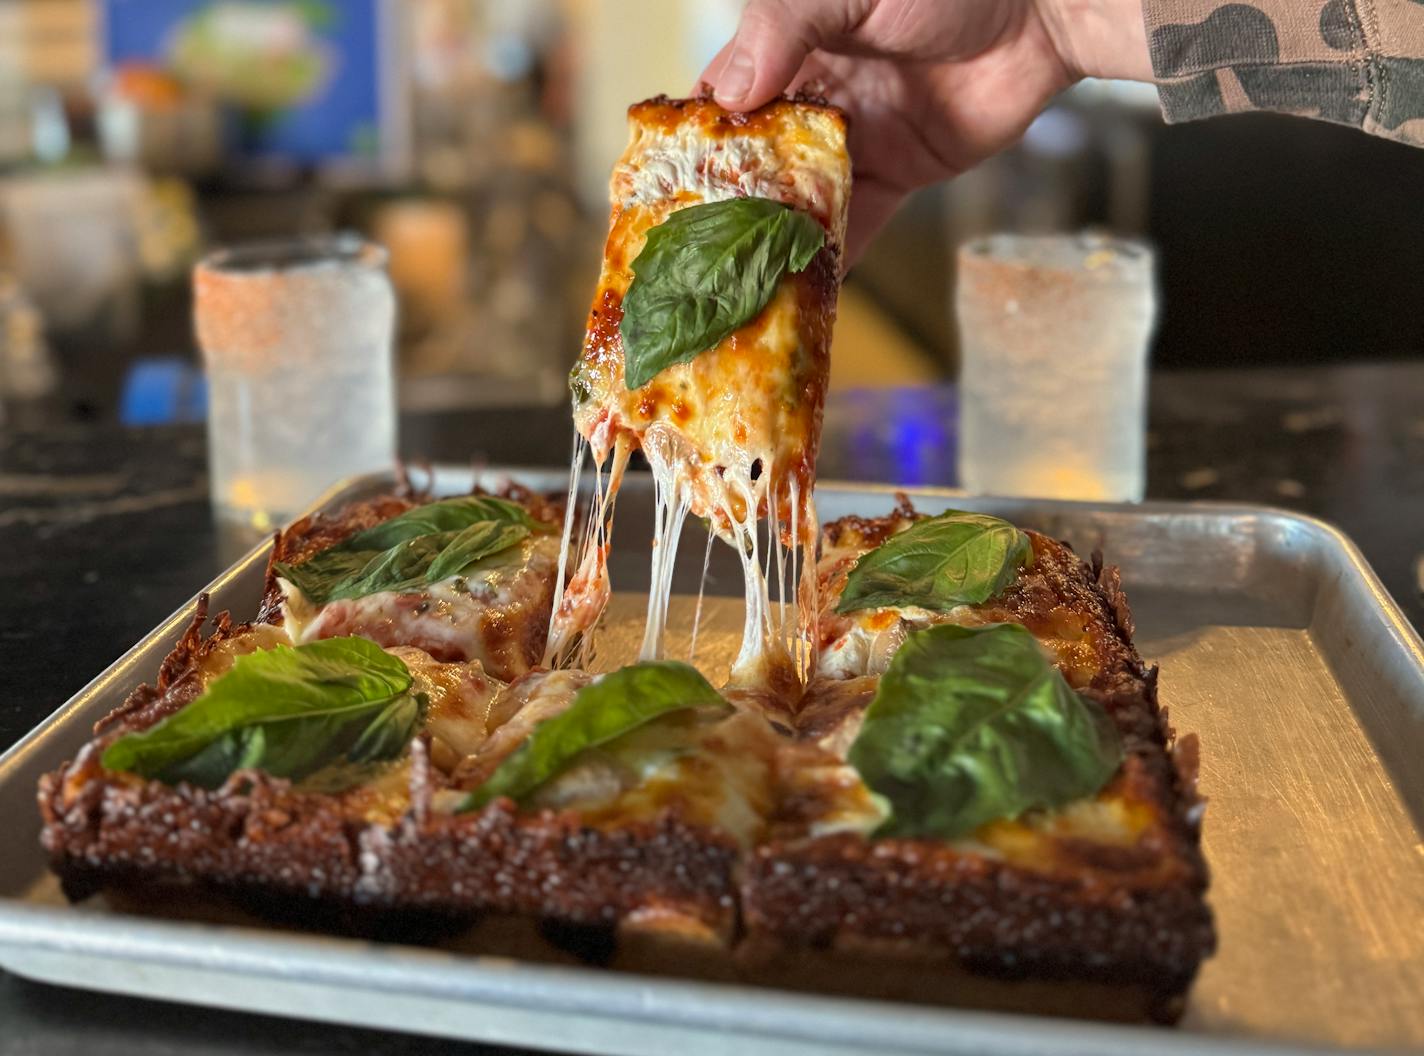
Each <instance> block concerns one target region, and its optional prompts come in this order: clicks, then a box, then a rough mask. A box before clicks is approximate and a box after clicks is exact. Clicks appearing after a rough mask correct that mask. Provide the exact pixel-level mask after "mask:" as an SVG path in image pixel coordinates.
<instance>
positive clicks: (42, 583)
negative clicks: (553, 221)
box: [0, 362, 1424, 1056]
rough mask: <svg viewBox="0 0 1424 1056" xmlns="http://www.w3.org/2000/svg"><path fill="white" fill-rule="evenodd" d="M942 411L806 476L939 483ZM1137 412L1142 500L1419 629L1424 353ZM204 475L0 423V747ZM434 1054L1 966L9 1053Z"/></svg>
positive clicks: (530, 414) (865, 412)
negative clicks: (1330, 550) (1323, 559)
mask: <svg viewBox="0 0 1424 1056" xmlns="http://www.w3.org/2000/svg"><path fill="white" fill-rule="evenodd" d="M953 408H954V400H953V393H952V391H951V390H948V389H921V390H908V391H887V392H875V393H865V392H861V393H850V394H846V395H844V396H839V397H833V398H832V401H831V405H830V407H829V408H828V410H827V417H826V430H825V441H824V449H823V456H822V460H821V467H820V471H821V474H822V475H823V476H824V477H827V478H837V479H860V480H874V481H879V482H900V483H906V484H931V483H935V484H950V483H953V481H954V448H953V441H954V411H953ZM1150 419H1151V427H1150V436H1149V467H1148V494H1149V496H1150V497H1152V498H1173V499H1227V500H1235V501H1242V502H1254V503H1266V504H1270V505H1273V506H1280V507H1285V508H1288V509H1293V510H1298V511H1302V512H1305V513H1309V514H1313V515H1315V516H1318V517H1322V518H1324V519H1325V520H1328V521H1330V522H1332V523H1334V524H1336V525H1337V526H1339V527H1340V528H1342V529H1343V530H1344V531H1345V532H1346V533H1347V534H1348V535H1350V536H1351V537H1353V538H1354V539H1355V541H1356V542H1357V543H1358V544H1359V545H1360V548H1361V549H1362V550H1363V551H1364V553H1365V556H1366V557H1367V558H1368V559H1369V561H1370V562H1371V563H1372V564H1373V565H1374V567H1375V569H1376V570H1377V571H1378V572H1379V574H1380V576H1381V578H1383V580H1384V581H1385V584H1386V586H1387V587H1388V588H1389V590H1390V591H1391V593H1393V594H1394V596H1395V598H1396V599H1397V600H1398V601H1399V602H1400V604H1401V606H1402V607H1403V608H1404V610H1405V612H1406V614H1407V615H1408V616H1409V618H1410V619H1411V620H1412V621H1413V622H1414V624H1415V626H1417V627H1424V601H1421V598H1420V593H1419V582H1418V576H1419V574H1420V572H1419V569H1418V567H1417V565H1418V562H1419V561H1420V560H1421V554H1424V362H1414V363H1395V364H1381V365H1366V366H1351V367H1319V368H1316V367H1310V368H1292V369H1269V370H1250V371H1248V370H1240V371H1238V370H1232V371H1212V372H1206V371H1202V372H1195V371H1194V372H1182V373H1160V374H1158V375H1157V376H1156V377H1155V378H1154V380H1153V384H1152V404H1151V414H1150ZM569 437H570V427H569V424H568V416H567V411H566V410H565V409H563V408H542V409H534V408H513V409H500V410H492V411H482V412H478V413H476V412H462V413H458V414H447V415H430V416H420V417H411V418H407V419H406V420H405V421H404V422H403V423H402V449H403V452H404V453H405V454H406V455H407V456H408V457H411V458H428V459H432V460H437V461H460V460H465V459H469V458H476V459H479V460H481V461H487V462H491V463H508V464H515V465H562V464H564V463H566V461H567V459H568V451H569ZM204 474H205V451H204V438H203V433H202V429H201V428H200V427H193V426H184V427H166V428H160V429H148V430H131V429H122V428H119V427H117V426H74V425H66V426H62V427H55V428H52V429H43V430H35V431H29V432H17V433H13V434H11V435H4V434H0V555H3V556H0V750H3V749H4V748H7V747H8V746H9V745H10V744H12V743H13V742H14V741H16V740H17V739H18V738H19V737H20V736H22V735H23V734H24V733H25V732H26V731H27V730H29V729H30V728H31V727H33V726H34V725H35V724H37V723H38V722H39V721H40V720H41V719H42V718H44V716H45V715H47V714H49V713H50V712H51V711H52V710H53V709H54V708H56V707H57V706H59V705H60V704H61V703H63V701H64V700H65V699H67V698H68V697H69V696H70V695H71V694H72V693H74V692H75V691H76V690H78V689H79V688H80V687H81V686H82V685H83V684H84V683H85V682H87V681H88V680H89V679H90V678H91V677H93V676H94V675H95V674H97V673H98V672H99V671H100V670H102V669H103V668H104V667H105V666H106V665H107V664H108V663H109V662H110V661H112V660H113V659H114V658H115V657H117V656H118V655H119V654H120V653H122V652H123V651H124V650H125V649H127V648H128V646H129V645H131V644H132V643H133V642H134V641H136V640H137V639H138V638H139V637H141V636H142V635H143V634H144V633H145V632H146V631H147V630H149V629H150V628H151V627H153V626H154V625H155V624H156V623H158V621H159V620H161V619H162V618H163V617H164V616H166V615H168V614H169V613H170V612H172V611H173V610H174V609H175V608H177V607H178V606H179V605H180V604H182V602H183V601H184V600H185V599H186V598H188V597H189V596H190V595H191V594H192V593H193V591H194V590H195V589H197V588H198V587H199V586H201V585H202V584H204V583H206V582H207V581H208V580H209V579H211V578H212V576H213V575H214V574H215V573H216V572H217V571H218V570H219V568H220V567H221V565H222V563H223V561H222V558H221V556H220V554H221V547H220V544H219V540H218V538H217V536H216V533H215V531H214V528H213V525H212V522H211V520H210V518H209V513H208V507H207V491H206V479H205V475H204ZM1128 586H1129V589H1130V587H1131V584H1128ZM569 1044H570V1046H573V1045H576V1039H569ZM437 1051H438V1052H451V1053H456V1052H458V1053H476V1052H484V1053H489V1052H494V1051H497V1050H492V1049H488V1048H483V1047H480V1046H473V1045H456V1044H448V1043H440V1042H435V1041H432V1040H430V1039H423V1038H414V1037H412V1038H405V1037H402V1036H398V1035H388V1034H380V1033H376V1032H370V1031H363V1030H344V1029H339V1028H333V1027H330V1026H325V1025H317V1024H306V1023H297V1022H287V1021H283V1020H277V1019H271V1018H266V1017H248V1016H241V1015H238V1014H235V1013H225V1012H212V1011H205V1010H198V1009H190V1008H180V1007H178V1006H170V1005H165V1004H162V1003H157V1002H146V1001H135V1000H131V999H126V998H116V997H108V996H103V995H95V994H87V993H81V992H78V991H69V990H64V989H60V988H55V987H48V986H41V985H37V984H34V983H29V982H26V981H24V980H21V979H18V978H15V977H13V976H9V975H6V974H4V973H0V1053H4V1054H20V1053H24V1054H26V1056H32V1054H33V1056H40V1054H45V1056H48V1054H71V1053H72V1054H79V1053H85V1054H86V1056H87V1054H88V1053H92V1052H105V1053H114V1054H129V1053H132V1054H135V1056H137V1054H139V1053H143V1054H145V1056H159V1054H168V1053H174V1054H178V1053H182V1054H185V1056H189V1054H213V1056H218V1054H223V1056H227V1054H237V1053H261V1054H265V1053H278V1052H301V1053H306V1052H312V1053H315V1052H363V1053H379V1054H391V1056H396V1054H401V1056H404V1054H407V1053H430V1052H437Z"/></svg>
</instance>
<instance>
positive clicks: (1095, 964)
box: [740, 503, 1215, 1020]
mask: <svg viewBox="0 0 1424 1056" xmlns="http://www.w3.org/2000/svg"><path fill="white" fill-rule="evenodd" d="M912 531H913V534H911V533H912ZM896 540H899V541H900V543H899V545H890V544H892V543H893V542H894V541H896ZM822 555H823V556H822V560H821V566H820V574H821V576H822V582H823V588H824V589H823V593H822V599H823V601H824V603H825V609H824V612H823V616H824V619H823V622H822V639H821V651H820V662H821V674H820V676H819V677H818V678H817V679H816V680H815V681H813V682H812V684H811V686H810V687H809V689H808V692H807V695H806V697H805V698H804V699H803V702H802V706H801V710H800V712H799V715H798V719H797V744H796V746H795V747H794V748H792V749H788V758H787V760H786V761H785V762H784V763H783V764H782V765H781V766H780V767H779V768H778V779H779V792H778V797H777V801H778V806H777V810H776V813H775V815H774V817H773V821H772V824H771V828H770V832H771V836H770V838H769V839H768V840H766V841H765V842H763V843H762V844H761V845H759V846H758V847H757V849H756V850H755V852H754V853H753V855H752V856H750V857H749V859H748V860H747V862H746V863H745V865H744V869H743V874H742V886H741V907H742V914H743V926H744V928H745V933H746V939H745V941H744V943H743V945H742V948H741V951H740V953H741V956H742V957H743V960H744V962H745V965H746V969H747V970H748V971H749V972H750V973H751V974H752V976H753V977H755V978H760V979H768V980H780V981H781V982H783V983H791V982H797V983H799V984H800V985H803V986H812V987H815V988H818V989H825V988H830V989H834V990H849V991H852V992H857V993H867V992H870V993H880V994H882V995H884V996H896V997H909V998H914V999H919V1000H940V1001H946V1002H950V1003H958V1004H970V1005H977V1006H988V1007H1009V1008H1017V1009H1027V1010H1031V1011H1039V1012H1058V1013H1060V1014H1070V1015H1096V1016H1106V1017H1108V1018H1141V1017H1142V1016H1144V1015H1145V1016H1148V1017H1152V1018H1157V1019H1168V1020H1170V1019H1173V1018H1175V1017H1176V1016H1177V1015H1178V1014H1180V1010H1181V1006H1182V1000H1183V995H1184V994H1185V991H1186V989H1187V987H1188V986H1189V985H1190V982H1191V980H1192V978H1193V977H1194V976H1195V974H1196V971H1197V967H1198V965H1199V964H1200V962H1201V961H1202V959H1203V958H1204V957H1206V956H1207V955H1209V954H1210V952H1211V951H1212V949H1213V948H1214V943H1215V940H1214V932H1213V928H1212V919H1211V914H1210V911H1209V909H1208V908H1207V906H1206V903H1205V901H1204V892H1205V889H1206V883H1207V874H1206V867H1205V864H1204V861H1203V859H1202V856H1201V853H1200V848H1199V823H1200V817H1201V809H1200V804H1199V803H1198V801H1197V799H1196V796H1195V791H1194V782H1195V758H1196V754H1195V752H1196V745H1195V739H1194V738H1187V739H1185V740H1184V741H1182V742H1181V743H1174V739H1173V734H1172V731H1171V729H1170V727H1169V726H1168V724H1167V720H1166V713H1165V710H1164V709H1162V708H1160V706H1159V704H1158V700H1157V687H1156V671H1155V669H1149V668H1147V667H1145V666H1144V665H1143V663H1142V661H1141V659H1140V658H1139V657H1138V655H1137V652H1136V650H1135V649H1134V647H1133V645H1132V641H1131V633H1132V621H1131V615H1130V612H1129V610H1128V607H1127V603H1126V599H1125V597H1124V596H1123V593H1122V591H1121V588H1120V584H1119V580H1118V576H1117V573H1116V571H1115V570H1113V569H1105V568H1103V567H1102V565H1101V564H1100V563H1099V562H1097V561H1096V560H1095V562H1094V563H1093V564H1091V565H1089V564H1087V563H1085V562H1083V561H1081V560H1080V559H1078V558H1077V557H1076V555H1074V554H1073V553H1072V551H1071V550H1069V549H1068V548H1067V547H1066V546H1065V545H1064V544H1062V543H1058V542H1055V541H1053V540H1051V539H1049V538H1048V537H1046V536H1043V535H1040V534H1038V533H1034V532H1026V533H1025V532H1019V531H1018V529H1016V528H1014V527H1013V526H1012V525H1008V524H1007V523H1006V522H1003V521H1000V520H998V519H997V518H988V517H984V516H983V515H979V514H963V513H957V512H955V511H951V512H949V513H946V514H944V515H941V516H940V517H937V518H927V517H922V516H919V515H917V514H916V513H915V512H914V510H913V509H912V508H911V507H910V506H909V505H908V503H902V504H901V506H900V507H899V508H897V509H896V510H895V511H893V512H892V513H891V514H889V515H887V516H884V517H875V518H846V519H844V520H842V521H839V522H833V523H831V524H828V525H827V526H826V528H825V534H824V539H823V551H822Z"/></svg>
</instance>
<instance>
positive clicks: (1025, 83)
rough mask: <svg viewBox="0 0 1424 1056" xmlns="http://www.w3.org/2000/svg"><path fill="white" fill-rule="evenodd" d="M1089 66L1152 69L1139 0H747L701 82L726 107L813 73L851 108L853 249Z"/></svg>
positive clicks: (1138, 76) (1004, 138)
mask: <svg viewBox="0 0 1424 1056" xmlns="http://www.w3.org/2000/svg"><path fill="white" fill-rule="evenodd" d="M1083 77H1121V78H1127V79H1132V80H1149V81H1150V80H1151V79H1152V66H1151V63H1150V61H1149V59H1148V54H1147V33H1146V30H1145V28H1144V26H1143V21H1142V10H1141V6H1140V0H749V3H748V4H747V6H746V9H745V10H744V11H743V12H742V20H741V24H740V26H739V27H738V28H737V33H736V36H735V37H733V39H732V40H731V41H730V42H729V43H728V44H727V45H726V46H725V47H724V48H723V49H722V50H721V51H720V52H719V53H718V54H717V57H716V58H714V59H713V60H712V62H711V63H710V64H709V65H708V67H707V69H706V70H705V71H704V72H703V74H702V81H703V83H704V84H706V85H708V86H710V87H711V88H712V89H713V96H714V98H715V99H716V100H717V102H718V103H719V104H721V105H722V106H725V107H727V108H728V109H731V110H750V109H753V108H755V107H758V106H761V105H762V104H763V103H766V102H768V101H769V100H771V99H773V98H774V97H776V96H777V95H779V94H781V93H782V92H784V91H794V90H796V89H797V88H799V87H801V86H802V85H806V84H808V82H809V84H810V87H812V88H813V89H815V90H816V91H817V92H818V93H821V94H824V95H826V96H827V97H828V98H829V99H830V100H831V102H833V103H836V104H837V105H839V106H841V107H842V108H844V109H845V110H846V111H847V112H848V113H849V114H850V119H851V124H850V151H851V157H852V159H853V161H854V165H855V193H854V194H853V195H852V196H851V218H850V232H849V234H848V236H847V242H848V243H849V244H848V245H847V246H846V254H847V260H848V261H853V260H854V259H855V258H856V257H857V256H859V255H860V252H861V251H862V250H863V249H864V248H865V246H866V244H867V243H868V242H869V241H870V239H871V237H872V236H873V235H874V234H875V232H876V231H878V230H879V229H880V227H881V225H883V224H884V223H885V221H886V220H888V219H889V218H890V214H891V213H893V212H894V211H895V209H896V207H898V206H899V204H900V202H901V201H902V200H903V199H904V197H905V196H906V195H907V194H909V192H910V191H913V190H914V189H915V188H917V187H923V186H925V185H926V184H930V183H935V182H937V181H939V180H944V179H948V178H950V177H952V176H956V175H958V174H959V173H961V172H963V171H964V170H965V169H968V168H971V167H972V166H974V165H976V164H978V163H979V162H980V161H983V160H984V159H985V158H987V157H989V156H990V155H992V154H996V153H998V152H999V151H1000V150H1003V149H1004V148H1005V147H1007V146H1009V145H1010V144H1011V143H1013V142H1015V141H1016V140H1017V139H1018V138H1019V137H1020V136H1022V135H1023V133H1024V130H1025V129H1026V128H1028V126H1029V123H1030V122H1031V121H1033V119H1034V118H1035V117H1036V116H1037V115H1038V113H1039V111H1041V110H1042V109H1043V108H1044V107H1045V106H1046V105H1047V104H1048V101H1049V100H1050V99H1052V98H1053V96H1055V95H1056V94H1058V93H1059V92H1060V91H1062V90H1063V89H1064V88H1067V87H1068V86H1069V85H1071V84H1072V83H1073V82H1075V81H1077V80H1079V79H1081V78H1083Z"/></svg>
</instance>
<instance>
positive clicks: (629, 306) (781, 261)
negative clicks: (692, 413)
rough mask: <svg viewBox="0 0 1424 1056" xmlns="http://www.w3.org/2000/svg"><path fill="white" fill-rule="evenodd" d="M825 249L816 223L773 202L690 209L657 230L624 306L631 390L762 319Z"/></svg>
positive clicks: (736, 201) (637, 263)
mask: <svg viewBox="0 0 1424 1056" xmlns="http://www.w3.org/2000/svg"><path fill="white" fill-rule="evenodd" d="M825 240H826V232H825V230H824V229H823V228H822V227H821V225H820V224H819V223H818V222H817V221H816V220H815V219H814V218H813V217H811V216H810V215H808V214H806V213H803V212H799V211H797V210H795V209H791V208H789V207H788V206H785V205H782V204H781V203H780V202H774V201H771V200H770V199H768V198H731V199H728V200H727V201H723V202H710V203H708V204H706V205H694V206H690V207H688V208H686V209H679V210H677V211H676V212H674V213H672V214H671V215H670V216H668V218H667V219H666V220H664V221H663V222H662V223H661V224H658V225H657V226H656V227H654V228H651V229H650V230H649V231H648V236H647V241H646V243H644V245H643V248H642V250H641V251H640V252H639V253H638V256H637V257H636V258H634V260H633V281H632V283H631V284H630V285H629V287H628V292H627V294H626V295H625V296H624V298H623V319H622V322H621V323H620V324H619V330H620V332H621V334H622V336H623V376H624V381H625V384H626V385H627V386H628V388H629V389H637V388H641V387H642V386H644V385H646V384H647V383H648V382H649V381H651V380H652V379H653V377H654V376H655V375H656V374H657V373H658V372H659V371H661V370H664V369H666V368H667V367H670V366H672V365H673V364H674V363H685V362H687V361H688V360H690V359H692V358H694V357H695V356H697V355H698V354H699V353H702V352H705V351H707V350H708V349H709V348H713V347H714V346H716V345H717V344H718V342H720V341H722V339H723V338H725V337H727V336H728V335H729V334H731V333H732V332H733V331H734V330H736V329H738V328H739V327H741V326H743V325H745V324H746V323H748V322H750V321H751V320H752V319H755V318H756V317H757V316H758V315H759V314H760V313H761V311H762V309H763V308H765V307H766V306H767V303H768V302H769V301H770V300H771V298H772V295H773V294H775V293H776V285H777V283H778V282H780V281H781V276H782V275H784V274H785V273H786V272H788V271H790V272H798V271H802V270H804V269H805V267H806V265H807V264H809V263H810V262H811V258H812V257H814V256H815V255H816V252H817V250H819V249H820V248H821V246H822V245H823V244H824V242H825Z"/></svg>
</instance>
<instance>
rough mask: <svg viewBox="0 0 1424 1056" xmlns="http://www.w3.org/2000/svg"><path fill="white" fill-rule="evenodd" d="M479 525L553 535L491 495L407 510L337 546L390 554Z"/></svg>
mask: <svg viewBox="0 0 1424 1056" xmlns="http://www.w3.org/2000/svg"><path fill="white" fill-rule="evenodd" d="M480 521H494V522H496V523H498V524H522V525H523V526H524V527H525V528H528V529H529V530H530V531H533V532H552V531H556V530H557V529H555V527H554V526H553V525H551V524H546V523H545V522H543V521H541V520H538V519H537V518H535V517H532V516H530V514H529V511H528V510H526V509H525V508H524V507H523V506H520V505H519V504H518V503H513V502H510V501H508V500H507V499H497V498H495V497H494V496H492V495H464V496H461V497H460V498H458V499H441V500H440V501H439V502H428V503H426V504H425V505H424V506H417V507H415V508H414V509H411V510H406V511H405V513H402V514H401V515H400V516H398V517H392V518H391V519H390V520H389V521H382V522H381V523H380V524H373V525H372V526H371V527H369V528H364V529H362V530H361V531H359V532H357V533H356V534H355V535H353V536H351V537H350V538H348V539H346V540H344V541H342V542H341V543H339V544H338V548H339V549H343V550H389V549H390V548H391V547H393V546H395V545H396V544H397V543H404V542H406V541H407V540H410V539H414V538H416V537H417V536H421V535H433V534H435V533H437V532H458V531H462V530H464V529H465V528H468V527H469V526H470V525H472V524H477V523H478V522H480Z"/></svg>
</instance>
